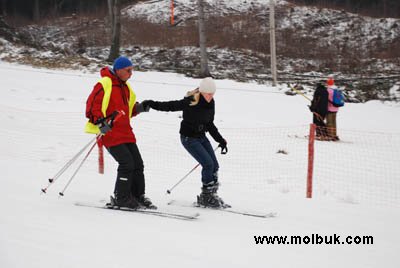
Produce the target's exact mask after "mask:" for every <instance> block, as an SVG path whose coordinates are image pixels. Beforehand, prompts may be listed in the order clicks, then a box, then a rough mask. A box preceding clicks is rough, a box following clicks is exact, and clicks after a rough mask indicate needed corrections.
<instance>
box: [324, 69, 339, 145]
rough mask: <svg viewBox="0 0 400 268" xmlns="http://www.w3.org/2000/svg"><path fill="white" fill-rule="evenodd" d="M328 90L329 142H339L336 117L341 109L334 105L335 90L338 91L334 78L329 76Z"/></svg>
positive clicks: (327, 117)
mask: <svg viewBox="0 0 400 268" xmlns="http://www.w3.org/2000/svg"><path fill="white" fill-rule="evenodd" d="M326 85H327V90H328V114H327V116H326V127H327V131H328V137H329V140H332V141H338V140H339V137H338V135H337V130H336V115H337V112H338V111H339V107H336V106H334V105H333V104H332V101H333V90H334V89H336V88H337V87H336V85H335V80H334V79H333V76H329V77H328V80H327V81H326Z"/></svg>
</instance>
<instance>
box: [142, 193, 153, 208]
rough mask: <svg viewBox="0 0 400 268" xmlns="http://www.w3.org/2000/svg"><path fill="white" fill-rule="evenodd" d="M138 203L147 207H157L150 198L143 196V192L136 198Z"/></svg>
mask: <svg viewBox="0 0 400 268" xmlns="http://www.w3.org/2000/svg"><path fill="white" fill-rule="evenodd" d="M138 201H139V204H140V205H142V206H143V207H145V208H147V209H157V206H156V205H154V204H153V202H151V200H150V198H148V197H147V196H145V195H144V194H143V195H141V196H140V197H139V198H138Z"/></svg>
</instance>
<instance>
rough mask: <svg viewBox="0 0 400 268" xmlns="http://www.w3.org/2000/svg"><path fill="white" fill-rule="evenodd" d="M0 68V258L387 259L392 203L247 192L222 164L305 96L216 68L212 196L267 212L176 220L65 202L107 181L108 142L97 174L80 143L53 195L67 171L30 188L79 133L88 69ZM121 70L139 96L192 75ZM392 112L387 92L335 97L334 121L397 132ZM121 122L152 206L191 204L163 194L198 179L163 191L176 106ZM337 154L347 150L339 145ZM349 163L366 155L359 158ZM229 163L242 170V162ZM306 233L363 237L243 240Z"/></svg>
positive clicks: (299, 262) (295, 120)
mask: <svg viewBox="0 0 400 268" xmlns="http://www.w3.org/2000/svg"><path fill="white" fill-rule="evenodd" d="M0 76H1V78H2V89H1V92H2V93H3V95H2V97H1V98H0V120H1V122H2V128H1V131H0V137H1V138H0V148H1V153H0V169H1V171H2V172H1V180H0V181H1V183H2V185H1V187H0V267H5V268H17V267H18V268H19V267H30V268H36V267H38V268H39V267H40V268H54V267H57V268H62V267H65V268H67V267H68V268H71V267H96V268H103V267H104V268H111V267H115V268H117V267H118V268H124V267H127V268H128V267H135V266H140V267H206V266H208V267H269V266H271V267H299V268H301V267H307V268H308V267H335V268H336V267H352V268H353V267H360V268H361V267H363V268H364V267H393V268H394V267H399V266H400V260H399V258H398V251H399V249H400V246H399V239H400V231H399V228H398V227H399V226H400V211H399V209H398V207H396V206H374V205H366V204H364V203H359V204H352V203H350V202H341V201H339V200H335V199H323V198H321V199H311V200H310V199H308V200H307V199H305V198H304V195H305V189H303V188H302V189H299V190H298V192H299V193H301V194H300V195H297V194H291V191H292V190H293V189H289V191H288V193H287V194H282V193H281V192H279V191H266V192H263V191H257V189H251V187H248V186H249V185H250V186H251V185H254V184H253V183H254V182H253V181H252V177H251V176H248V177H245V176H240V177H237V176H235V172H236V171H237V172H240V171H239V168H238V167H237V166H239V167H240V162H241V161H246V163H247V162H249V161H252V162H257V157H258V156H257V155H251V154H248V153H247V151H246V152H245V148H248V149H253V146H254V147H257V146H258V145H259V144H257V143H252V142H250V141H251V140H254V139H255V140H257V141H258V140H259V139H264V138H265V139H268V137H263V136H262V137H260V136H257V133H259V132H257V131H253V129H256V130H259V129H264V128H279V127H290V126H306V125H308V124H309V123H310V120H311V115H310V112H309V111H308V109H307V106H306V105H307V104H308V103H307V102H306V101H305V100H304V99H303V98H302V97H301V96H287V95H285V94H283V92H284V91H285V90H286V88H284V87H278V88H272V87H267V86H265V85H257V84H245V83H237V82H233V81H228V80H222V81H220V80H219V81H217V88H218V90H217V93H216V96H215V98H216V110H217V114H216V121H215V123H216V125H217V127H218V128H219V129H220V131H221V133H222V135H224V137H225V138H226V139H227V141H228V148H229V153H228V154H227V155H226V156H222V155H220V154H218V158H219V160H220V162H221V178H220V180H221V183H222V187H221V192H220V195H221V197H222V198H224V199H225V201H226V202H228V203H231V204H232V205H233V206H234V207H237V208H243V209H245V208H251V209H253V210H258V211H266V212H271V211H274V212H277V213H278V216H277V217H276V218H271V219H259V218H251V217H246V216H241V215H234V214H228V213H224V212H219V211H207V210H201V211H198V212H200V214H201V215H200V217H199V219H198V220H196V221H181V220H174V219H167V218H159V217H155V216H149V215H141V214H135V213H124V212H120V211H111V210H110V211H108V210H101V209H95V208H86V207H78V206H74V203H75V202H92V203H93V202H94V203H96V202H98V203H99V202H100V201H104V200H107V199H108V196H109V195H110V194H111V193H112V191H113V187H114V182H115V181H114V178H115V169H116V165H115V163H114V161H113V160H112V159H111V157H110V156H109V155H107V153H106V156H105V161H106V163H105V165H106V170H105V174H104V175H99V174H98V173H97V153H93V154H92V155H91V156H90V157H89V159H88V161H87V162H86V163H85V164H84V165H83V167H82V169H81V170H80V172H79V173H78V175H77V176H76V177H75V178H74V180H73V181H72V183H71V184H70V186H69V187H68V188H67V189H66V191H65V196H64V197H62V198H60V197H58V192H60V191H61V190H63V187H64V186H65V185H66V183H67V180H68V178H70V177H71V175H72V172H66V174H64V176H62V177H60V179H59V180H58V181H56V182H55V183H54V185H52V186H51V187H49V189H48V193H47V194H41V193H40V189H41V188H43V187H45V186H47V179H48V178H50V177H52V176H54V174H56V173H57V171H58V170H59V169H60V168H61V167H62V166H63V165H64V164H65V163H66V162H67V161H68V160H69V159H70V158H71V157H72V156H73V155H74V154H75V153H76V152H78V151H79V150H80V148H82V147H83V146H84V145H85V144H86V143H87V142H88V141H89V140H90V139H91V138H92V137H91V136H90V135H88V134H85V133H83V127H84V124H85V122H86V119H85V117H84V111H85V102H86V98H87V96H88V94H89V93H90V91H91V89H92V87H93V85H94V83H96V81H97V80H98V78H99V76H98V74H92V73H81V72H73V71H70V70H69V71H54V70H47V69H36V68H31V67H27V66H20V65H12V64H8V63H4V62H0ZM130 82H131V83H132V85H133V87H134V90H135V92H136V94H137V98H138V100H140V101H141V100H144V99H155V100H172V99H179V98H181V97H182V96H183V95H184V94H185V92H186V91H188V90H190V89H193V88H194V87H196V86H197V85H198V83H199V80H196V79H190V78H186V77H183V76H182V75H178V74H168V73H156V72H144V73H142V72H134V74H133V78H132V79H131V80H130ZM399 116H400V106H399V105H398V104H396V103H381V102H378V101H373V102H367V103H365V104H351V103H348V104H346V106H345V107H343V108H342V109H341V111H340V112H339V114H338V124H339V125H340V128H341V129H346V130H357V131H378V130H379V131H380V132H384V133H399V132H400V125H399V124H398V123H396V122H397V121H398V118H399ZM132 122H133V128H134V131H135V133H136V136H137V140H138V146H139V148H140V149H141V152H142V155H143V158H144V162H145V174H146V183H147V194H148V196H150V197H151V198H152V200H153V201H154V203H155V204H157V205H158V206H159V207H160V208H161V209H165V210H171V211H176V212H179V211H182V212H188V211H191V210H193V209H192V208H185V207H178V206H168V205H167V202H168V201H170V200H171V199H174V200H179V201H181V202H189V203H190V202H191V201H194V200H195V196H196V194H198V193H199V191H200V179H199V173H198V171H199V170H196V172H194V173H193V174H191V175H190V176H189V177H188V178H187V180H186V181H184V182H183V183H182V184H181V185H179V186H178V187H177V188H175V189H174V191H173V192H172V194H171V195H166V190H167V189H168V188H170V187H171V186H172V185H173V184H175V183H176V182H177V181H178V180H179V179H180V178H181V177H182V176H183V175H185V174H186V173H187V172H188V171H189V170H190V169H191V168H192V167H193V166H194V165H195V164H196V163H195V162H193V160H192V159H191V158H190V157H189V156H188V155H187V153H186V152H185V151H184V149H183V148H182V146H181V145H180V143H179V140H178V130H179V122H180V118H179V113H163V112H155V111H151V112H149V113H146V114H141V115H139V116H138V117H136V118H134V119H133V120H132ZM250 130H251V131H250ZM339 131H340V130H339ZM260 133H263V132H262V131H261V132H260ZM250 135H254V136H253V137H251V136H250ZM249 136H250V137H249ZM283 138H284V137H283ZM240 141H243V143H240ZM353 146H357V144H353ZM360 146H361V145H360ZM342 157H343V158H344V159H346V154H343V155H342ZM245 158H246V159H245ZM248 158H253V159H250V160H249V159H248ZM266 161H268V159H267V160H266ZM233 163H235V164H233ZM357 165H358V167H359V168H366V169H367V168H368V167H366V166H363V163H362V162H361V163H357ZM74 168H76V166H74ZM392 168H395V167H392ZM240 169H241V170H245V171H246V167H240ZM229 170H234V171H235V172H229ZM288 172H289V173H290V172H292V173H295V172H297V171H291V170H290V169H289V170H288ZM266 173H268V171H267V172H266ZM240 174H243V173H240ZM224 175H225V176H224ZM228 175H229V176H228ZM293 175H295V174H293ZM266 176H267V174H266ZM394 179H400V178H394ZM230 180H231V181H230ZM232 182H234V183H232ZM272 186H273V185H268V184H267V185H265V187H266V188H269V187H272ZM375 186H377V185H371V187H372V188H373V187H375ZM392 187H398V186H397V184H395V185H393V186H392ZM303 193H304V194H303ZM312 234H319V235H321V236H333V235H335V234H336V235H339V236H340V237H342V238H343V239H344V238H345V237H346V236H353V237H354V236H372V237H373V244H365V245H363V244H354V243H353V244H339V245H325V244H319V245H315V244H314V245H312V244H304V243H303V244H301V245H293V244H292V245H289V244H286V245H277V244H275V245H267V244H256V242H255V238H254V236H264V235H268V236H310V237H311V236H312Z"/></svg>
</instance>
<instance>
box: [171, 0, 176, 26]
mask: <svg viewBox="0 0 400 268" xmlns="http://www.w3.org/2000/svg"><path fill="white" fill-rule="evenodd" d="M170 23H171V26H173V25H174V24H175V21H174V0H171V18H170Z"/></svg>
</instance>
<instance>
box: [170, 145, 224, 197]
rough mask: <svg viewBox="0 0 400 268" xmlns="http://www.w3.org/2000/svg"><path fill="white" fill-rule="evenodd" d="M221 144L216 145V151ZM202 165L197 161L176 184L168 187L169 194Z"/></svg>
mask: <svg viewBox="0 0 400 268" xmlns="http://www.w3.org/2000/svg"><path fill="white" fill-rule="evenodd" d="M218 147H219V146H217V147H215V149H214V152H215V151H216V150H217V149H218ZM198 166H200V163H197V165H195V166H194V167H193V168H192V169H191V170H190V171H189V172H188V173H187V174H186V175H185V176H183V177H182V178H181V179H180V180H179V181H178V182H177V183H175V185H174V186H172V187H171V189H167V194H171V192H172V190H173V189H174V188H175V187H176V186H178V185H179V184H180V183H181V182H182V181H184V180H185V179H186V178H187V177H188V176H189V175H190V174H191V173H192V172H193V171H195V170H196V168H197V167H198Z"/></svg>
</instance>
